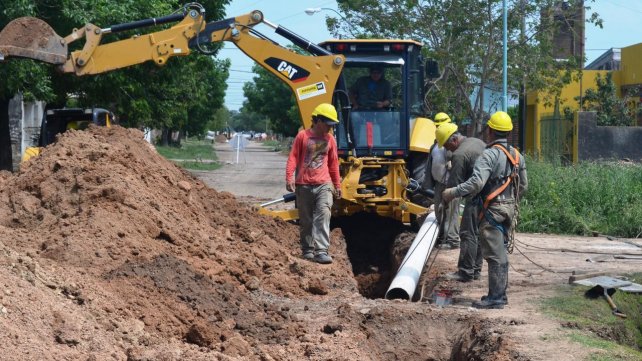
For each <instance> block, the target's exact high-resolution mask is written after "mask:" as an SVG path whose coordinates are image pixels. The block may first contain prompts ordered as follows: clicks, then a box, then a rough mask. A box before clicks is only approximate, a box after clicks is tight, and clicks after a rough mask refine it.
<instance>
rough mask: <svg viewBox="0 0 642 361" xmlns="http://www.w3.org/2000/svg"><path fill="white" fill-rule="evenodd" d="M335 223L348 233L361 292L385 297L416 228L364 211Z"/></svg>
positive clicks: (348, 243) (352, 260)
mask: <svg viewBox="0 0 642 361" xmlns="http://www.w3.org/2000/svg"><path fill="white" fill-rule="evenodd" d="M333 227H339V228H341V231H342V233H343V236H344V237H345V240H346V246H347V252H348V257H349V259H350V262H351V264H352V272H353V273H354V275H355V278H356V281H357V283H358V285H359V292H360V293H361V295H362V296H364V297H366V298H369V299H378V298H384V297H385V294H386V291H387V290H388V287H389V286H390V283H391V282H392V279H393V278H394V276H395V274H396V273H397V270H398V268H399V265H400V264H401V261H402V260H403V258H404V257H405V256H406V253H407V252H408V249H409V248H410V245H411V244H412V241H413V240H414V238H415V236H416V232H413V231H412V230H411V229H410V227H408V226H405V225H403V224H402V223H401V222H399V221H396V220H394V219H391V218H385V217H380V216H377V215H375V214H372V213H365V212H363V213H357V214H355V215H353V216H350V217H342V218H339V219H335V220H334V222H333ZM417 296H418V294H417V293H416V294H415V297H414V298H415V300H416V299H417Z"/></svg>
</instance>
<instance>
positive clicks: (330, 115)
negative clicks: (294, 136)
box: [312, 103, 339, 123]
mask: <svg viewBox="0 0 642 361" xmlns="http://www.w3.org/2000/svg"><path fill="white" fill-rule="evenodd" d="M317 115H321V116H323V117H325V118H327V119H329V120H332V121H333V122H336V123H339V118H338V117H337V110H336V109H335V108H334V106H333V105H332V104H328V103H321V104H319V105H317V107H316V108H314V110H313V111H312V116H313V117H314V116H317Z"/></svg>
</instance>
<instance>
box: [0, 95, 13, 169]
mask: <svg viewBox="0 0 642 361" xmlns="http://www.w3.org/2000/svg"><path fill="white" fill-rule="evenodd" d="M9 100H10V99H0V170H8V171H10V172H11V171H12V170H13V163H12V161H13V159H12V156H11V135H10V133H9Z"/></svg>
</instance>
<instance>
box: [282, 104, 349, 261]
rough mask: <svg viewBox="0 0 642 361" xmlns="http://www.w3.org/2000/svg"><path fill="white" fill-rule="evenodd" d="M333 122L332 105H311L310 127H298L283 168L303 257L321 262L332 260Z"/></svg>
mask: <svg viewBox="0 0 642 361" xmlns="http://www.w3.org/2000/svg"><path fill="white" fill-rule="evenodd" d="M337 124H339V119H338V117H337V110H336V109H335V108H334V106H332V104H327V103H322V104H319V105H318V106H317V107H316V108H314V111H313V112H312V128H310V129H304V130H301V131H300V132H299V133H298V134H297V136H296V138H294V143H293V144H292V150H291V151H290V156H289V157H288V161H287V164H286V167H285V182H286V185H285V188H286V189H287V190H288V191H289V192H295V193H296V201H297V208H298V210H299V233H300V241H301V251H302V253H303V258H304V259H307V260H311V261H314V262H317V263H322V264H329V263H332V257H330V255H329V254H328V248H329V246H330V217H331V212H330V210H331V208H332V196H333V194H334V196H335V197H336V198H340V197H341V177H340V175H339V158H338V156H337V143H336V140H335V139H334V137H333V136H332V135H331V134H330V130H331V129H332V128H333V127H334V126H336V125H337ZM295 170H296V178H295Z"/></svg>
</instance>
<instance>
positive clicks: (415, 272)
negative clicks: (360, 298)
mask: <svg viewBox="0 0 642 361" xmlns="http://www.w3.org/2000/svg"><path fill="white" fill-rule="evenodd" d="M438 234H439V223H438V222H437V218H436V217H435V212H432V213H430V214H429V215H428V217H426V220H425V221H424V223H423V224H422V225H421V228H420V229H419V232H417V236H416V237H415V239H414V241H412V245H410V249H409V250H408V253H407V254H406V257H404V259H403V262H401V266H400V267H399V270H398V271H397V275H396V276H395V278H394V279H393V280H392V283H391V284H390V287H389V288H388V291H387V292H386V299H389V300H392V299H406V300H410V299H411V298H412V296H413V295H414V294H415V289H416V288H417V283H418V282H419V277H420V276H421V272H422V271H423V268H424V265H425V264H426V259H427V258H428V255H430V252H431V251H432V249H433V247H434V246H435V241H436V240H437V235H438Z"/></svg>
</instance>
